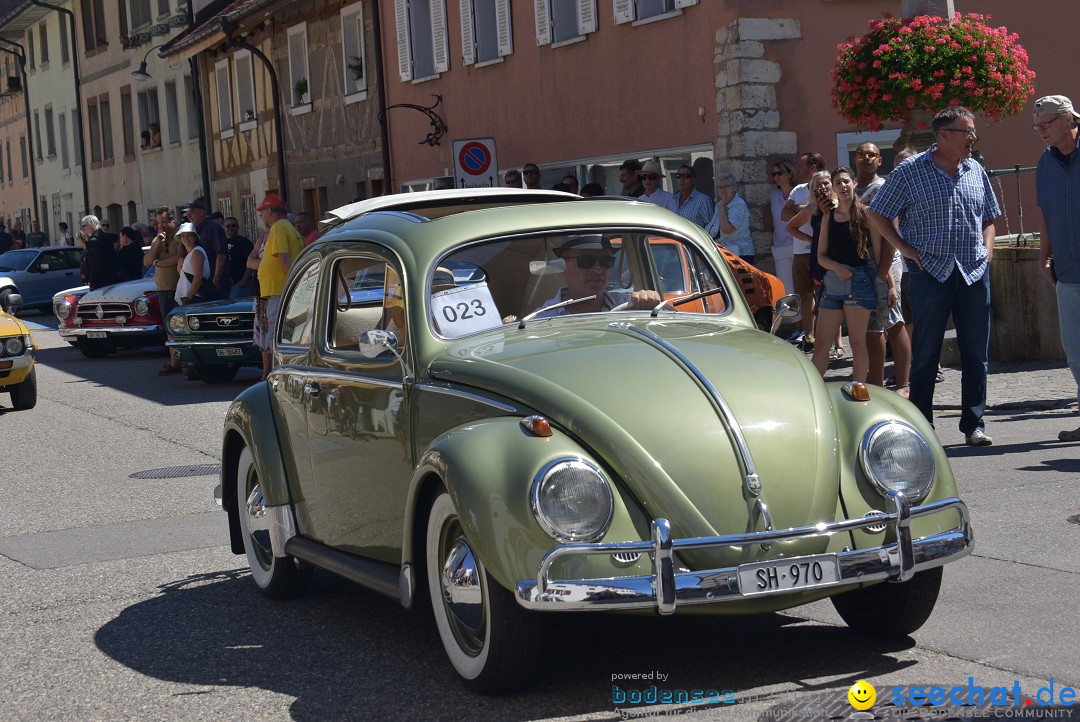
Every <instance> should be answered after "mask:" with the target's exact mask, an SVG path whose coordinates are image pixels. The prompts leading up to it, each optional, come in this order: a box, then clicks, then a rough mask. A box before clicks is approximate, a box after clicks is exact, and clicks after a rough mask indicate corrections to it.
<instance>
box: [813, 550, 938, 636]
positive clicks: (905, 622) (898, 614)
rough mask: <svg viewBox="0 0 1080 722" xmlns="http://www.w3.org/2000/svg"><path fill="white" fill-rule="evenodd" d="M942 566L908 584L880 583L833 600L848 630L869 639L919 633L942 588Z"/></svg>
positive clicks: (922, 574) (910, 580)
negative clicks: (849, 628)
mask: <svg viewBox="0 0 1080 722" xmlns="http://www.w3.org/2000/svg"><path fill="white" fill-rule="evenodd" d="M941 573H942V568H941V567H935V568H933V569H927V570H926V571H924V572H919V573H918V574H916V575H915V576H913V577H912V578H911V579H909V580H907V581H906V582H899V583H895V584H894V583H891V582H881V583H880V584H875V585H873V586H870V587H863V588H862V589H854V590H852V591H850V592H844V593H843V594H837V595H836V596H835V597H833V598H832V603H833V606H834V607H835V608H836V611H837V613H839V614H840V616H841V617H842V618H843V620H844V621H845V622H846V623H847V625H848V626H849V627H851V628H852V630H854V631H855V632H856V633H858V634H861V635H863V636H866V637H877V638H879V639H891V638H895V637H906V636H907V635H909V634H911V633H912V632H914V631H916V630H917V629H919V627H921V626H922V625H923V624H925V623H926V620H927V619H929V618H930V613H931V612H933V611H934V605H935V604H936V603H937V598H938V592H939V591H940V589H941Z"/></svg>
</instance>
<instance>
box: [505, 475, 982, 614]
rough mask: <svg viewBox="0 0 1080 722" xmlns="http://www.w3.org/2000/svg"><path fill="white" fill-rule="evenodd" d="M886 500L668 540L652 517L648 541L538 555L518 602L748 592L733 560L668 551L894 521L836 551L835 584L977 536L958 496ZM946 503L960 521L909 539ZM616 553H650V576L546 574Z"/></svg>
mask: <svg viewBox="0 0 1080 722" xmlns="http://www.w3.org/2000/svg"><path fill="white" fill-rule="evenodd" d="M890 501H891V502H892V505H893V508H894V510H893V511H892V512H889V513H879V514H872V515H869V516H865V517H862V518H859V519H847V520H844V521H834V522H829V523H821V524H817V525H815V526H805V527H796V528H793V529H779V530H775V531H762V532H752V533H748V534H732V535H729V536H713V537H699V538H691V539H672V538H671V524H670V523H669V522H668V520H667V519H656V520H655V521H653V523H652V540H651V541H640V542H616V543H611V544H567V545H565V546H560V547H556V548H554V549H552V550H551V551H550V552H548V553H547V555H545V556H544V558H543V560H541V562H540V570H539V572H538V574H537V577H536V579H526V580H523V581H520V582H518V584H517V601H518V604H520V605H522V606H523V607H526V608H528V609H535V610H541V611H560V612H561V611H577V610H603V609H651V608H655V609H656V610H657V611H659V612H660V613H661V614H673V613H674V612H675V607H676V605H677V604H714V603H720V602H730V601H736V600H742V599H750V598H751V597H749V596H746V595H743V594H741V593H740V591H739V583H738V567H727V568H724V569H709V570H705V571H694V572H676V571H675V563H674V557H673V555H674V552H675V551H677V550H681V549H706V548H710V547H726V546H747V545H751V544H761V543H762V542H766V543H768V542H782V541H788V540H791V539H808V538H812V537H820V536H829V535H831V534H837V533H841V532H848V531H851V530H853V529H862V528H865V527H869V526H874V525H881V524H887V525H889V526H891V527H892V528H893V530H894V531H895V533H896V539H897V541H896V542H893V543H892V544H885V545H883V546H879V547H873V548H870V549H857V550H855V551H844V552H840V553H838V554H837V555H836V557H837V560H838V562H839V566H840V581H839V582H837V583H836V584H834V585H832V587H833V588H837V587H841V586H846V585H854V584H859V583H862V582H871V581H877V580H884V579H888V580H891V581H906V580H908V579H910V578H911V577H912V576H913V575H914V574H915V572H919V571H922V570H924V569H930V568H933V567H937V566H941V565H942V564H946V563H948V562H951V561H954V560H956V559H960V558H961V557H963V556H966V555H967V554H969V553H971V550H972V548H973V546H974V543H975V540H974V537H973V536H972V532H971V524H970V521H969V517H968V510H967V506H966V505H965V504H964V502H962V501H960V500H959V499H956V498H952V499H943V500H942V501H936V502H933V503H930V504H925V505H923V506H918V507H915V508H911V506H910V505H909V504H908V501H907V498H906V497H905V496H904V494H902V493H899V492H892V493H891V494H890ZM948 509H955V510H956V512H957V513H958V514H959V515H960V524H959V526H957V527H955V528H953V529H950V530H948V531H945V532H940V533H937V534H932V535H931V536H927V537H923V538H921V539H912V538H911V528H910V525H911V520H912V519H913V518H917V517H920V516H926V515H929V514H935V513H938V512H942V511H946V510H948ZM619 552H622V553H639V554H648V555H650V557H651V559H652V563H653V573H652V574H651V575H648V576H631V577H611V578H607V579H573V580H551V579H550V578H549V575H550V572H551V567H552V565H553V564H554V563H555V562H556V561H557V560H559V559H561V558H563V557H568V556H578V555H591V554H615V553H619ZM825 588H829V587H825ZM814 589H822V587H820V586H818V587H814ZM798 592H799V590H787V591H786V593H789V594H794V593H798ZM778 593H781V594H782V593H785V592H778ZM755 596H758V595H755Z"/></svg>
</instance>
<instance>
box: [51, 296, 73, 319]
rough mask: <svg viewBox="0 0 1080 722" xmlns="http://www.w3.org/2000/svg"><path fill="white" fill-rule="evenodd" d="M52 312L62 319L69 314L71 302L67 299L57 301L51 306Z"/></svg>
mask: <svg viewBox="0 0 1080 722" xmlns="http://www.w3.org/2000/svg"><path fill="white" fill-rule="evenodd" d="M53 313H55V314H56V317H57V318H58V319H60V320H61V321H63V320H64V319H65V318H67V317H68V315H70V314H71V304H70V303H68V302H67V301H57V302H56V305H55V306H53Z"/></svg>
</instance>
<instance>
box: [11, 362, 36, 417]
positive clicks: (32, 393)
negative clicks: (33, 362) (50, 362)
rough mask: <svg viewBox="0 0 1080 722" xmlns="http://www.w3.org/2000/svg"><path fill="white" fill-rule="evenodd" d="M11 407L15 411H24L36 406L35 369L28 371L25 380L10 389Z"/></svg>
mask: <svg viewBox="0 0 1080 722" xmlns="http://www.w3.org/2000/svg"><path fill="white" fill-rule="evenodd" d="M11 405H12V407H14V409H15V410H16V411H26V410H27V409H32V408H34V406H36V405H37V369H30V373H29V374H28V375H27V377H26V378H25V379H23V380H22V381H20V382H19V383H17V384H15V385H14V386H13V387H11Z"/></svg>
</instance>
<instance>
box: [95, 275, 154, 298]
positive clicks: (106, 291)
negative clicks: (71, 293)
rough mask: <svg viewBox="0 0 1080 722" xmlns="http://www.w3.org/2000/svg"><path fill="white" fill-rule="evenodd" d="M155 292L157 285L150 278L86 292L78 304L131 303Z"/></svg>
mask: <svg viewBox="0 0 1080 722" xmlns="http://www.w3.org/2000/svg"><path fill="white" fill-rule="evenodd" d="M155 291H157V285H156V284H155V283H154V279H152V278H140V279H138V280H135V281H124V282H123V283H114V284H112V285H111V286H102V287H101V288H96V289H94V290H93V291H87V292H86V293H85V294H84V295H83V297H82V298H81V299H79V303H131V302H132V301H134V300H135V299H136V298H138V297H139V296H143V295H146V294H147V293H153V292H155Z"/></svg>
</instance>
